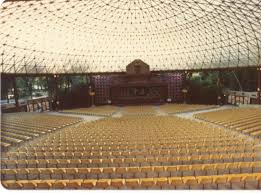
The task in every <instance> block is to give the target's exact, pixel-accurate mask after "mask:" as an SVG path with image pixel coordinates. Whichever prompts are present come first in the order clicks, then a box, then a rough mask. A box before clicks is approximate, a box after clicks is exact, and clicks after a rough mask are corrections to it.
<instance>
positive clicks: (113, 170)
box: [1, 162, 261, 180]
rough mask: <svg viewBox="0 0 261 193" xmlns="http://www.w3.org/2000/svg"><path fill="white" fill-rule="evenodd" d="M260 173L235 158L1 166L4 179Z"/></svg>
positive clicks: (260, 165)
mask: <svg viewBox="0 0 261 193" xmlns="http://www.w3.org/2000/svg"><path fill="white" fill-rule="evenodd" d="M246 172H249V173H259V172H261V162H234V163H216V164H193V165H175V166H141V167H97V168H49V167H48V168H20V169H2V170H1V178H2V179H3V180H10V179H11V180H12V179H15V180H22V179H23V180H33V179H64V178H66V179H68V178H69V179H78V178H84V179H88V178H97V179H102V178H111V179H115V178H140V177H144V178H145V177H147V178H151V177H173V176H181V177H182V176H200V175H223V174H238V173H246Z"/></svg>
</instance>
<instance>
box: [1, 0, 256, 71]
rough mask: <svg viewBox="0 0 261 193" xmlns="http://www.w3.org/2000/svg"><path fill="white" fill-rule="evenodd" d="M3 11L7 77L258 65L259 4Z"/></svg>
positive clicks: (148, 1)
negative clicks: (135, 67) (134, 65)
mask: <svg viewBox="0 0 261 193" xmlns="http://www.w3.org/2000/svg"><path fill="white" fill-rule="evenodd" d="M0 10H1V12H0V26H1V27H0V45H1V47H0V54H1V55H0V63H1V72H4V73H67V72H70V73H82V72H121V71H125V67H126V65H127V64H129V63H130V62H132V61H133V60H135V59H141V60H143V61H144V62H146V63H147V64H149V65H150V68H151V70H187V69H210V68H228V67H245V66H258V65H260V64H261V62H260V47H261V1H260V0H24V1H21V0H9V1H5V2H4V3H3V4H2V5H1V8H0Z"/></svg>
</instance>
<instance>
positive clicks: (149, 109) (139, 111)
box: [122, 105, 156, 116]
mask: <svg viewBox="0 0 261 193" xmlns="http://www.w3.org/2000/svg"><path fill="white" fill-rule="evenodd" d="M122 114H123V115H124V116H136V115H137V116H143V115H155V114H156V110H155V106H151V105H140V106H126V107H123V111H122Z"/></svg>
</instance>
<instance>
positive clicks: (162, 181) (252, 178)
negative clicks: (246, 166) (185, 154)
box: [2, 173, 261, 189]
mask: <svg viewBox="0 0 261 193" xmlns="http://www.w3.org/2000/svg"><path fill="white" fill-rule="evenodd" d="M260 182H261V173H253V174H249V173H243V174H228V175H211V176H185V177H170V178H167V177H160V178H138V179H73V180H70V179H67V180H18V181H16V180H6V181H3V182H2V184H3V186H4V187H6V188H8V189H142V188H143V189H224V188H227V189H260V188H261V186H260Z"/></svg>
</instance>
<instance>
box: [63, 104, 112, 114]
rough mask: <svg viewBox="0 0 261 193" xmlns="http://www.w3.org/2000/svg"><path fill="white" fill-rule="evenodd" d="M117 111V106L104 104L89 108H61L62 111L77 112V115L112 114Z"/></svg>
mask: <svg viewBox="0 0 261 193" xmlns="http://www.w3.org/2000/svg"><path fill="white" fill-rule="evenodd" d="M116 111H117V107H115V106H110V105H105V106H97V107H89V108H77V109H66V110H62V111H61V112H62V113H70V114H78V115H93V116H112V115H113V114H114V113H115V112H116Z"/></svg>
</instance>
